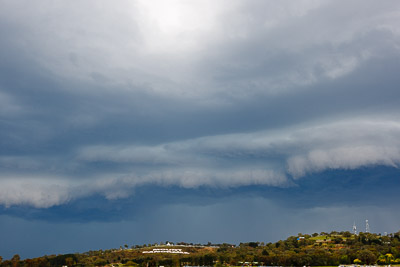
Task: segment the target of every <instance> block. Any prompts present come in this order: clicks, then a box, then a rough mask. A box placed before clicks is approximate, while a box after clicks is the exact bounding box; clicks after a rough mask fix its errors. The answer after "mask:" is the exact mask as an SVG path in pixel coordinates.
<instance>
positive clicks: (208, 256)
mask: <svg viewBox="0 0 400 267" xmlns="http://www.w3.org/2000/svg"><path fill="white" fill-rule="evenodd" d="M0 262H1V258H0ZM340 264H358V265H362V264H366V265H373V264H380V265H389V264H392V265H393V264H398V265H400V232H397V233H394V234H389V235H380V234H372V233H360V234H358V235H354V234H351V233H350V232H335V231H334V232H331V233H324V232H322V233H314V234H312V235H309V234H304V235H303V234H301V233H300V234H298V235H297V236H290V237H288V238H287V239H286V240H280V241H278V242H275V243H264V242H248V243H240V244H239V245H235V244H227V243H223V244H211V243H208V244H206V245H201V244H188V243H184V242H181V243H177V244H173V243H169V242H168V243H161V244H148V245H134V246H131V247H129V246H128V245H124V246H121V247H120V248H118V249H109V250H98V251H89V252H85V253H75V254H64V255H46V256H43V257H39V258H34V259H26V260H20V258H19V256H18V255H15V256H14V257H13V258H12V259H10V260H5V261H3V262H1V264H0V266H146V267H149V266H184V265H192V266H203V265H204V266H238V265H240V266H243V265H246V266H259V265H264V266H265V265H267V266H337V265H340Z"/></svg>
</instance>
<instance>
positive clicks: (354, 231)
mask: <svg viewBox="0 0 400 267" xmlns="http://www.w3.org/2000/svg"><path fill="white" fill-rule="evenodd" d="M353 234H355V235H357V226H356V222H354V224H353Z"/></svg>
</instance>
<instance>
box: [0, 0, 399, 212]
mask: <svg viewBox="0 0 400 267" xmlns="http://www.w3.org/2000/svg"><path fill="white" fill-rule="evenodd" d="M176 3H178V4H179V6H177V8H175V9H168V8H170V6H168V5H167V6H166V9H165V10H163V11H162V12H165V13H160V12H161V11H160V10H158V9H154V8H155V6H152V5H154V3H150V2H148V1H139V2H135V3H132V2H129V1H121V2H119V4H117V5H115V4H109V3H108V2H105V1H85V2H82V3H74V4H71V3H65V2H60V1H57V2H54V1H51V2H50V1H42V2H40V4H32V3H31V2H28V1H26V2H12V1H4V6H3V7H4V8H2V10H0V14H1V16H0V31H1V33H2V36H6V38H2V39H1V40H0V45H1V48H2V50H1V51H0V55H1V56H2V59H4V61H2V62H1V63H0V70H1V71H0V90H1V92H0V113H1V116H2V121H1V126H2V130H1V132H0V137H1V138H0V145H1V148H2V149H1V150H0V154H1V157H0V163H1V166H0V168H1V170H2V172H3V175H2V177H3V178H1V179H0V183H2V184H3V185H4V188H9V189H10V190H11V189H12V190H14V191H15V192H16V193H15V196H17V197H15V196H12V195H10V194H8V193H7V194H4V195H3V199H2V201H1V202H2V203H3V204H5V205H17V204H18V205H19V204H27V203H28V204H29V203H30V204H31V205H34V206H40V207H49V206H51V205H59V204H62V203H66V202H68V201H69V200H70V199H76V198H79V197H84V196H90V195H93V194H100V195H105V196H106V197H107V198H109V199H114V198H120V197H126V196H129V195H130V194H131V193H132V191H133V189H134V188H137V187H139V186H141V185H145V184H159V185H164V186H168V185H179V186H182V187H185V188H193V187H199V186H210V187H211V186H216V187H230V186H234V187H239V186H247V185H260V184H261V185H269V186H288V185H290V184H291V179H290V178H291V176H292V177H302V176H305V175H308V174H311V173H314V172H321V171H324V170H330V169H354V168H359V167H362V166H370V165H375V164H381V165H388V166H396V165H397V164H398V162H399V152H398V151H399V143H398V141H397V136H398V134H399V130H398V120H397V119H396V118H395V119H393V117H396V115H397V114H398V106H399V104H400V103H399V99H400V95H399V90H398V84H399V78H398V77H399V76H398V74H397V71H396V70H397V69H398V68H399V58H400V56H399V50H398V47H399V43H400V39H399V32H398V29H399V28H400V27H398V25H399V17H398V15H397V13H395V12H394V11H393V10H396V7H398V5H399V4H398V2H397V1H387V2H385V3H375V2H372V1H368V2H366V3H364V2H363V3H362V4H361V2H358V1H350V2H346V7H344V6H343V5H344V4H343V3H341V2H336V1H327V2H323V3H321V2H314V1H302V2H300V1H299V2H296V3H293V2H291V1H288V2H284V3H283V4H282V3H279V4H277V3H275V2H272V1H233V2H232V1H225V2H219V3H215V1H205V2H203V1H197V2H194V6H195V7H196V8H199V9H198V10H205V11H210V12H205V13H204V14H202V13H201V12H198V10H195V9H194V8H193V7H191V6H189V5H187V4H184V2H183V1H182V2H179V1H177V2H176ZM164 5H165V4H164ZM22 6H23V7H24V8H21V7H22ZM179 11H181V12H183V13H181V15H182V16H183V17H185V16H187V22H188V23H189V22H191V23H193V24H192V25H183V24H182V23H180V22H179V21H178V22H177V21H174V20H173V19H179V18H180V16H174V14H175V15H176V13H174V12H178V13H179ZM356 11H357V12H356ZM157 12H158V13H157ZM168 12H170V13H168ZM188 14H189V15H191V16H192V17H190V18H188ZM199 14H200V15H199ZM328 14H329V15H328ZM205 18H207V20H206V19H205ZM338 18H340V19H338ZM203 20H204V21H203ZM203 22H204V23H203ZM163 23H164V24H163ZM165 27H171V29H170V32H167V31H168V30H167V29H166V28H165ZM28 172H31V173H30V174H28ZM29 176H32V177H30V178H29V183H30V184H31V185H32V188H34V189H35V190H33V193H32V194H33V195H32V196H30V195H29V194H26V193H24V192H25V191H24V190H25V189H23V186H22V184H21V183H23V182H24V181H25V180H24V179H25V178H24V177H29ZM41 176H43V177H55V178H54V179H49V180H46V182H43V181H42V180H41V179H40V178H39V177H41ZM7 177H14V178H13V179H8V178H7ZM13 181H15V184H14V185H13ZM78 181H79V182H78ZM46 183H49V184H50V185H57V184H60V188H56V189H55V190H53V192H54V193H52V194H53V195H46V192H47V191H48V187H47V186H46ZM20 187H21V188H22V189H21V190H20V191H19V188H20ZM77 188H80V189H79V190H78V191H79V194H76V195H74V194H73V193H72V192H73V191H74V190H77ZM4 190H5V189H4ZM10 192H11V191H10ZM18 196H19V197H18ZM30 198H31V199H32V201H31V202H29V199H30ZM18 199H19V200H18ZM7 203H8V204H7Z"/></svg>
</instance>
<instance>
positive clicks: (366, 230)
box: [365, 220, 369, 233]
mask: <svg viewBox="0 0 400 267" xmlns="http://www.w3.org/2000/svg"><path fill="white" fill-rule="evenodd" d="M365 232H366V233H369V224H368V220H365Z"/></svg>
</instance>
